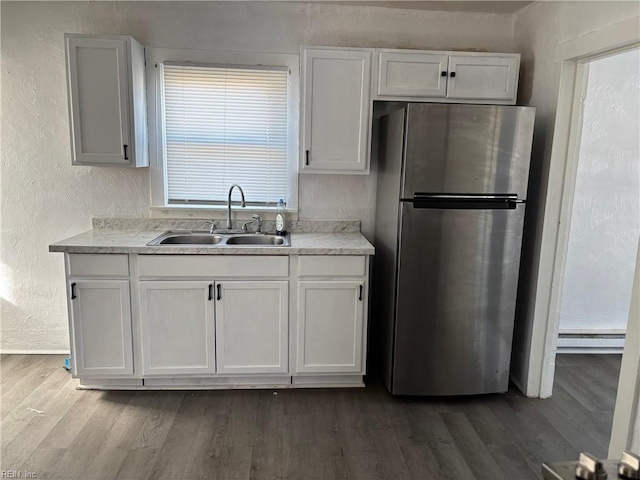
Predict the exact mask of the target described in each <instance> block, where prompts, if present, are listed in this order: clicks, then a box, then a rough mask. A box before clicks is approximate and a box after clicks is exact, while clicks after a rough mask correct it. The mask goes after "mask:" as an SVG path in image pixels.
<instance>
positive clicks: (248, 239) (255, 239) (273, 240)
mask: <svg viewBox="0 0 640 480" xmlns="http://www.w3.org/2000/svg"><path fill="white" fill-rule="evenodd" d="M285 243H286V242H285V238H284V237H279V236H277V235H270V234H264V235H234V236H233V237H229V238H227V241H226V244H227V245H261V246H284V245H285Z"/></svg>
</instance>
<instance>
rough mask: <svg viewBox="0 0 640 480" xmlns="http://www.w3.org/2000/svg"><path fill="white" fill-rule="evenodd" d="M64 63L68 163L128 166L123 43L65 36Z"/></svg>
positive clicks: (126, 87) (127, 96)
mask: <svg viewBox="0 0 640 480" xmlns="http://www.w3.org/2000/svg"><path fill="white" fill-rule="evenodd" d="M67 62H68V64H67V68H68V70H67V75H68V77H69V78H68V85H69V101H70V114H71V119H70V121H71V131H72V141H73V145H72V148H73V150H74V156H73V163H74V164H82V163H89V164H113V165H127V164H129V163H130V160H129V159H128V158H127V159H125V157H128V155H125V154H128V153H129V152H125V148H128V147H124V146H125V145H127V146H128V145H129V143H130V142H129V132H130V128H129V115H130V112H129V88H128V72H127V64H128V61H127V42H126V41H125V40H116V39H103V38H85V37H68V38H67Z"/></svg>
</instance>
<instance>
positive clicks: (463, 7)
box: [323, 0, 533, 13]
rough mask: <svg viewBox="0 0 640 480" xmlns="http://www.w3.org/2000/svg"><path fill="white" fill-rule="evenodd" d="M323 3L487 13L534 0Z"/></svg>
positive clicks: (513, 8)
mask: <svg viewBox="0 0 640 480" xmlns="http://www.w3.org/2000/svg"><path fill="white" fill-rule="evenodd" d="M323 3H333V4H340V5H358V6H368V7H374V6H375V7H387V8H402V9H413V10H439V11H455V12H485V13H513V12H517V11H518V10H520V9H521V8H523V7H525V6H527V5H529V4H530V3H533V0H516V1H506V0H505V1H500V0H496V1H484V0H471V1H469V0H465V1H459V0H449V1H439V2H428V1H422V0H386V1H375V0H374V1H367V0H364V1H345V2H341V1H327V2H323Z"/></svg>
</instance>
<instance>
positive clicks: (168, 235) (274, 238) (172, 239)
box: [147, 230, 291, 248]
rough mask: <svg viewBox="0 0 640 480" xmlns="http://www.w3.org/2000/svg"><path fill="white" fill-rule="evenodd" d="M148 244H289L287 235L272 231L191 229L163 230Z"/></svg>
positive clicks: (270, 245)
mask: <svg viewBox="0 0 640 480" xmlns="http://www.w3.org/2000/svg"><path fill="white" fill-rule="evenodd" d="M147 245H149V246H156V245H211V246H216V247H221V248H222V247H225V246H229V247H231V246H233V247H242V246H245V247H251V246H261V247H288V246H290V245H291V243H290V240H289V235H285V236H279V235H275V234H272V233H261V234H255V233H254V234H247V233H242V234H238V233H234V234H232V235H231V234H227V235H225V234H220V233H209V232H204V231H203V232H200V231H191V230H182V231H181V230H170V231H168V232H164V233H163V234H162V235H160V236H159V237H157V238H154V239H153V240H151V241H150V242H149V243H147Z"/></svg>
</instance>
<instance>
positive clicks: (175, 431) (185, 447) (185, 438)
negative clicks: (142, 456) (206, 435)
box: [151, 391, 212, 480]
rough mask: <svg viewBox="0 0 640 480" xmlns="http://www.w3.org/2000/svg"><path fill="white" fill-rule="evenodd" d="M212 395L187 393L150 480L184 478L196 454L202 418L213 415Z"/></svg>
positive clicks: (199, 392)
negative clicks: (197, 435) (197, 434)
mask: <svg viewBox="0 0 640 480" xmlns="http://www.w3.org/2000/svg"><path fill="white" fill-rule="evenodd" d="M211 405H212V402H211V398H210V395H209V392H204V391H198V392H187V393H185V395H184V398H183V400H182V403H181V404H180V408H179V410H178V412H177V414H176V415H175V417H174V418H173V422H172V424H171V428H170V429H169V432H168V434H167V437H166V440H165V442H164V444H163V446H162V448H161V449H160V452H159V453H158V455H157V460H156V463H155V465H154V466H153V470H152V472H151V478H154V479H168V480H176V479H181V478H185V476H184V475H185V472H187V470H188V468H190V466H191V465H192V461H193V458H194V457H195V455H196V454H197V451H195V449H194V447H195V446H196V433H197V432H198V431H199V429H200V427H201V426H202V421H203V417H208V416H211V415H212V412H211Z"/></svg>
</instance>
